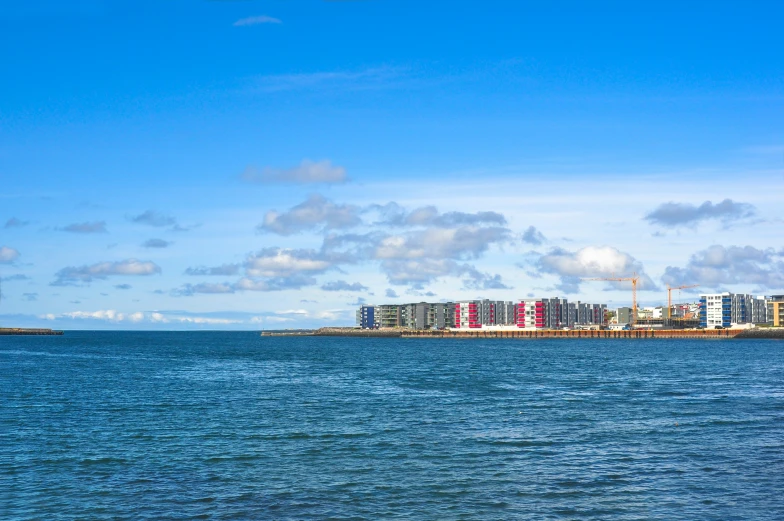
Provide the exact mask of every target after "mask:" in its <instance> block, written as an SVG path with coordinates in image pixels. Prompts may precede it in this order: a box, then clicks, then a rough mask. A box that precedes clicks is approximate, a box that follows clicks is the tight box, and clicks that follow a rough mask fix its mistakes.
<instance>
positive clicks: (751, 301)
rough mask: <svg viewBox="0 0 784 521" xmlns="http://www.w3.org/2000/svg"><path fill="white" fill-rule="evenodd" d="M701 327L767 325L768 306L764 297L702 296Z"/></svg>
mask: <svg viewBox="0 0 784 521" xmlns="http://www.w3.org/2000/svg"><path fill="white" fill-rule="evenodd" d="M699 318H700V327H707V328H715V327H731V326H732V325H733V324H765V323H767V322H768V304H767V302H766V301H765V298H764V297H754V296H753V295H747V294H741V293H730V292H724V293H713V294H707V295H700V308H699Z"/></svg>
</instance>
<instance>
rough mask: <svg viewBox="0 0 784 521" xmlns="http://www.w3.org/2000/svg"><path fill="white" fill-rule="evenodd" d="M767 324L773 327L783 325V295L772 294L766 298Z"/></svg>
mask: <svg viewBox="0 0 784 521" xmlns="http://www.w3.org/2000/svg"><path fill="white" fill-rule="evenodd" d="M766 308H767V313H766V317H767V324H768V325H771V326H773V327H784V295H773V296H772V297H770V298H768V299H767V302H766Z"/></svg>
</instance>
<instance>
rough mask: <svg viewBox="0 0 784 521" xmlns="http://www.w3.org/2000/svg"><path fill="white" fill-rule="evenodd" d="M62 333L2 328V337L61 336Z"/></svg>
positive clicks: (0, 333) (0, 332)
mask: <svg viewBox="0 0 784 521" xmlns="http://www.w3.org/2000/svg"><path fill="white" fill-rule="evenodd" d="M62 334H63V332H62V331H54V330H52V329H25V328H18V327H0V336H30V335H32V336H51V335H55V336H59V335H62Z"/></svg>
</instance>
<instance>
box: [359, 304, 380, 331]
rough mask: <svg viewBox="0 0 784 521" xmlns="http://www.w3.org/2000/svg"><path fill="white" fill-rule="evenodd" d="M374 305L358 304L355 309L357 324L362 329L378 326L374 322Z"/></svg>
mask: <svg viewBox="0 0 784 521" xmlns="http://www.w3.org/2000/svg"><path fill="white" fill-rule="evenodd" d="M376 307H377V306H359V309H358V310H357V326H359V327H361V328H362V329H375V328H377V327H379V325H380V324H379V323H378V322H376Z"/></svg>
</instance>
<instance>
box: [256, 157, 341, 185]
mask: <svg viewBox="0 0 784 521" xmlns="http://www.w3.org/2000/svg"><path fill="white" fill-rule="evenodd" d="M241 179H242V180H243V181H246V182H248V183H260V184H272V183H292V184H314V183H324V184H334V183H345V182H346V181H347V180H348V179H347V177H346V169H345V168H343V167H342V166H337V165H333V164H332V162H330V161H329V160H328V159H325V160H322V161H311V160H309V159H303V160H302V162H301V163H300V164H299V165H298V166H295V167H293V168H287V169H279V168H271V167H265V168H263V169H261V170H258V169H256V168H254V167H251V166H249V167H248V168H246V169H245V171H244V172H243V173H242V176H241Z"/></svg>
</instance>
